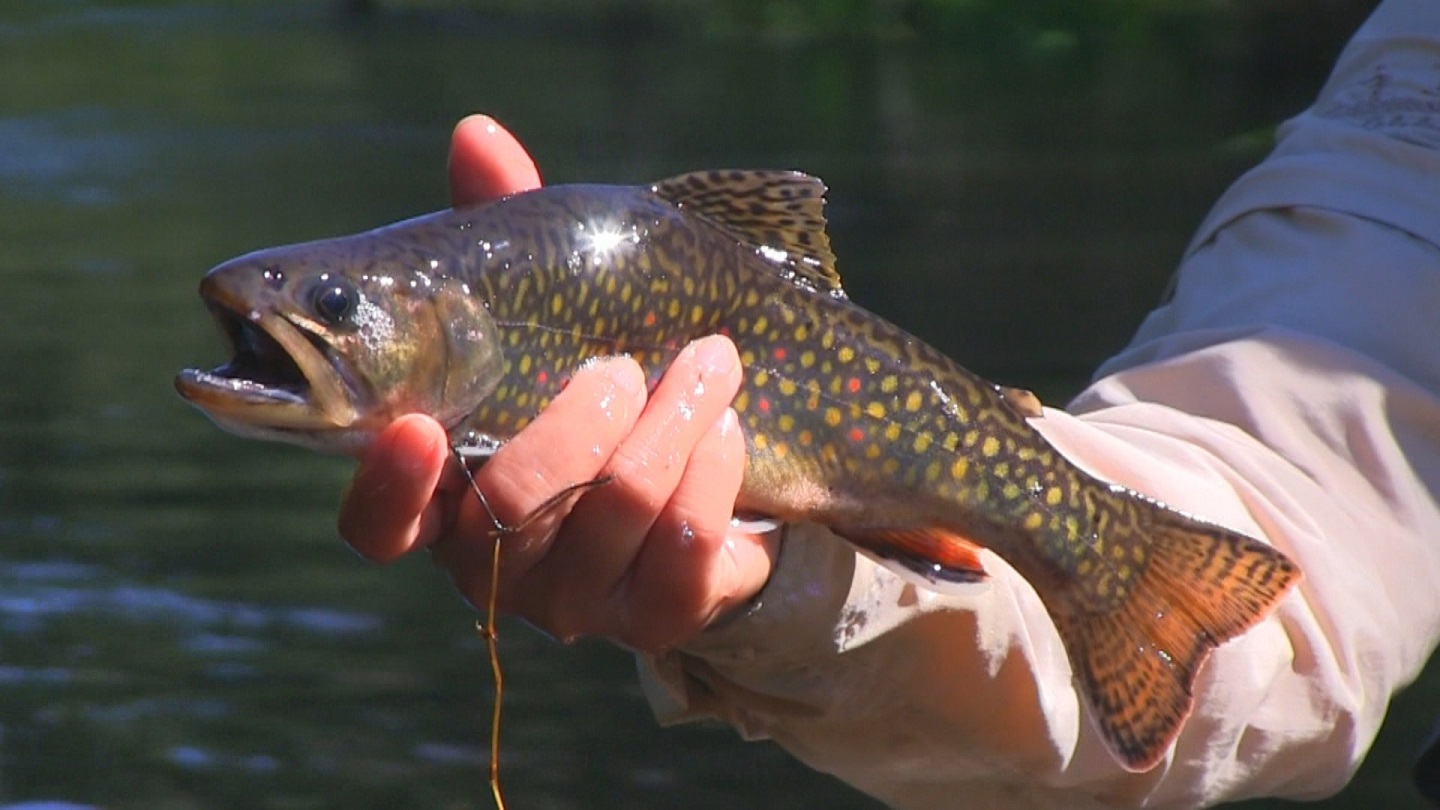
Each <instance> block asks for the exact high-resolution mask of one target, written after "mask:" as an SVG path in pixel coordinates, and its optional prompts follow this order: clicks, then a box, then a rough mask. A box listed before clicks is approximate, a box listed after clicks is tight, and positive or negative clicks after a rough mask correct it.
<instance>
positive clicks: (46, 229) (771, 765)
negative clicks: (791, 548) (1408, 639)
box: [0, 0, 1440, 810]
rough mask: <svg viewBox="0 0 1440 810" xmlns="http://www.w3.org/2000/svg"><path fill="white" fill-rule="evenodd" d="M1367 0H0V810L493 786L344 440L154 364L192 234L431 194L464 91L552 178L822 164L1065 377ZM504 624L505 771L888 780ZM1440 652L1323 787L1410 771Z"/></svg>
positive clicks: (976, 352) (742, 787) (923, 296)
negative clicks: (375, 531)
mask: <svg viewBox="0 0 1440 810" xmlns="http://www.w3.org/2000/svg"><path fill="white" fill-rule="evenodd" d="M1370 5H1371V3H1369V2H1365V1H1363V0H1249V1H1248V2H1243V3H1242V2H1238V1H1237V2H1220V1H1219V0H1043V1H1041V2H1032V3H1025V4H1016V3H1010V2H1006V1H1005V0H831V1H830V2H826V1H825V0H788V1H785V0H720V1H717V2H702V1H701V0H690V1H689V2H662V0H602V1H601V2H586V3H581V2H578V1H573V0H483V1H482V0H477V1H476V2H461V1H460V0H454V1H453V2H441V1H440V0H421V1H420V2H409V1H408V0H351V1H350V2H338V0H298V1H296V2H284V3H281V2H268V3H267V2H259V0H252V1H251V2H241V1H239V0H237V1H236V2H229V3H224V2H203V1H202V0H174V1H172V2H162V1H161V0H152V1H150V2H146V1H144V0H134V1H132V2H103V1H102V0H5V3H4V5H3V8H0V805H6V806H9V805H16V804H21V803H26V802H40V801H50V802H56V803H61V802H64V803H71V804H75V805H93V806H104V807H120V808H125V807H137V808H138V807H143V808H190V807H256V808H309V807H331V806H335V807H341V806H343V807H352V808H368V807H397V806H411V807H437V808H464V807H487V806H488V805H489V795H488V791H487V788H486V781H485V763H486V748H485V745H486V739H487V734H488V718H489V704H490V689H491V686H490V679H489V670H488V664H487V662H486V659H485V656H484V651H483V645H482V644H481V642H480V639H479V638H478V637H477V635H476V634H475V632H474V629H473V621H474V615H473V613H472V612H471V611H469V610H468V609H467V608H466V607H465V606H464V605H462V604H461V603H460V601H459V600H458V598H456V597H455V596H454V595H453V594H452V592H451V590H450V587H449V585H448V583H446V582H445V581H444V579H443V577H442V576H440V575H439V574H438V573H437V572H436V571H435V570H433V568H432V567H431V566H430V565H429V564H428V563H427V562H426V561H425V560H424V559H416V560H411V561H406V562H402V563H400V564H397V565H395V566H391V567H388V568H377V567H373V566H370V565H367V564H364V563H362V562H361V561H359V560H358V559H357V558H355V557H353V556H352V555H351V554H350V553H348V552H347V551H346V550H345V548H344V547H343V545H342V544H341V543H340V541H339V540H338V539H337V537H336V535H335V530H334V513H335V507H336V504H337V499H338V495H339V492H340V490H341V488H342V486H343V485H344V482H345V481H346V479H347V477H348V473H349V469H350V466H349V464H348V463H347V462H343V461H337V460H333V459H324V458H318V457H315V456H311V455H309V454H307V453H305V452H303V451H298V450H292V449H289V448H285V447H280V446H267V445H261V444H256V443H247V442H244V441H241V440H238V439H233V438H231V437H229V436H227V435H224V434H221V433H220V432H218V431H217V430H215V429H214V428H213V427H211V426H210V425H209V423H208V422H207V421H206V420H205V419H204V418H203V417H202V416H200V415H199V414H198V413H196V412H193V411H191V410H189V409H188V408H187V407H186V406H184V405H183V404H182V402H181V401H180V400H179V398H178V397H177V396H175V395H174V394H173V392H172V389H171V378H172V375H173V374H174V372H175V371H176V370H177V369H178V368H180V367H181V366H185V365H212V364H215V363H217V362H219V361H220V360H221V359H223V358H222V355H223V350H222V349H221V345H220V342H219V340H218V339H217V338H216V336H215V334H214V328H213V326H212V325H211V323H210V320H209V318H208V317H207V315H206V313H205V311H204V309H203V307H201V306H200V304H199V301H198V299H197V298H196V296H195V285H196V282H197V281H198V279H199V278H200V276H201V274H202V273H203V272H204V271H205V270H206V269H207V268H209V267H210V266H212V265H213V264H215V263H217V262H219V261H221V260H223V259H225V258H228V257H230V256H232V255H235V254H238V253H241V252H244V251H247V250H250V249H253V248H258V247H263V246H268V245H273V244H278V243H282V242H287V241H296V240H301V239H309V238H316V237H321V236H328V235H335V234H339V233H345V232H350V231H356V230H361V229H365V228H368V227H372V226H375V225H379V224H383V223H386V222H388V221H391V220H395V219H399V218H403V217H407V216H411V215H415V214H419V213H423V212H426V211H429V210H433V209H436V208H439V207H442V206H443V205H444V204H445V201H446V193H445V185H444V161H445V152H446V148H447V144H448V139H449V133H450V129H451V127H452V126H453V124H454V123H455V121H456V120H458V119H459V118H460V117H461V116H462V115H464V114H466V113H469V112H473V111H486V112H489V113H491V114H493V115H495V116H497V117H498V118H500V119H501V120H502V121H504V122H505V123H506V124H507V125H508V126H510V127H511V128H512V129H513V130H514V131H515V132H516V133H518V134H519V135H520V136H521V137H522V138H523V139H524V141H525V142H526V143H527V144H528V146H529V147H530V148H531V150H532V151H533V153H534V154H535V155H536V157H537V159H538V161H539V163H540V166H541V168H542V170H543V172H544V174H545V177H546V180H547V181H548V182H565V181H612V182H644V181H649V180H653V179H658V178H661V177H665V176H668V175H671V174H675V173H679V172H682V171H686V170H691V169H699V168H722V167H784V168H796V169H803V170H806V171H809V172H812V173H815V174H818V175H820V176H822V177H823V178H825V180H826V181H827V182H828V184H829V185H830V188H831V192H830V199H831V207H830V209H829V211H830V219H831V223H832V227H831V232H832V237H833V241H834V244H835V247H836V252H837V254H838V255H839V258H840V270H841V273H842V275H843V276H844V277H845V279H846V286H847V288H848V289H849V291H850V294H851V296H852V297H853V298H854V299H856V300H857V301H859V302H860V303H862V304H863V305H865V306H867V307H869V308H871V309H873V310H876V311H877V312H880V313H882V314H883V315H885V316H887V317H889V318H891V319H892V320H895V321H898V322H899V323H901V324H903V325H905V326H907V327H908V328H909V329H911V330H912V331H914V332H916V333H918V334H919V335H921V336H923V337H925V338H927V339H929V340H930V341H932V342H933V343H935V344H937V345H938V346H940V347H941V348H942V349H944V350H945V351H947V352H948V353H950V354H951V355H952V356H954V357H956V358H957V359H959V360H960V361H961V362H962V363H964V364H966V365H967V366H969V367H971V368H972V369H975V370H976V371H978V372H980V373H982V374H984V375H986V376H988V377H991V378H993V379H996V380H999V381H1003V382H1007V383H1012V384H1016V385H1023V386H1028V387H1031V388H1034V389H1036V390H1037V391H1039V392H1040V393H1041V394H1042V396H1043V398H1045V399H1046V400H1047V401H1050V402H1052V403H1054V402H1062V401H1064V399H1065V398H1066V397H1068V396H1069V395H1071V394H1073V393H1074V392H1075V391H1077V390H1079V388H1080V387H1081V386H1082V385H1083V384H1084V382H1085V380H1086V378H1087V375H1088V373H1089V371H1090V370H1091V369H1092V368H1094V367H1095V365H1096V364H1097V363H1098V362H1099V361H1100V360H1102V359H1103V358H1104V357H1106V356H1107V355H1108V354H1109V353H1111V352H1113V351H1115V350H1116V349H1118V348H1119V347H1120V346H1122V345H1123V344H1124V342H1125V341H1126V339H1127V338H1128V336H1129V335H1130V334H1131V332H1132V331H1133V330H1134V328H1135V327H1136V325H1137V324H1138V323H1139V321H1140V319H1141V318H1142V317H1143V315H1144V313H1145V312H1146V310H1147V309H1148V308H1149V307H1150V306H1151V305H1152V304H1153V303H1154V302H1155V301H1156V299H1157V297H1158V296H1159V294H1160V292H1161V290H1162V289H1163V288H1164V286H1165V283H1166V281H1167V279H1168V277H1169V275H1170V273H1171V271H1172V269H1173V267H1174V265H1175V263H1176V262H1177V260H1178V259H1179V257H1180V255H1181V251H1182V249H1183V247H1184V245H1185V243H1186V241H1187V239H1188V238H1189V236H1190V233H1191V231H1192V230H1193V228H1194V227H1195V226H1196V225H1197V224H1198V223H1199V221H1200V219H1201V217H1202V216H1203V215H1204V214H1205V212H1206V210H1207V208H1208V206H1209V205H1210V203H1211V202H1212V201H1213V200H1214V199H1215V198H1216V196H1217V195H1218V194H1219V193H1220V192H1221V191H1222V190H1223V189H1224V188H1225V187H1226V185H1227V184H1228V183H1229V182H1230V181H1232V180H1233V179H1234V178H1235V177H1236V176H1237V175H1238V174H1239V173H1240V172H1242V171H1244V169H1245V168H1246V167H1247V166H1249V165H1251V164H1253V163H1254V162H1255V161H1257V160H1258V159H1259V158H1260V157H1261V156H1263V154H1264V153H1265V151H1266V149H1267V148H1268V145H1269V142H1270V140H1269V139H1270V136H1271V133H1272V131H1273V129H1274V127H1275V126H1276V125H1277V124H1278V123H1279V122H1280V121H1282V120H1284V118H1285V117H1287V116H1288V115H1291V114H1293V113H1295V112H1298V111H1299V110H1300V109H1302V108H1303V107H1304V106H1305V105H1306V104H1307V103H1308V101H1309V100H1310V98H1311V97H1312V96H1313V94H1314V93H1315V92H1316V90H1317V89H1318V88H1319V86H1320V84H1321V82H1322V81H1323V80H1324V77H1325V74H1326V72H1327V70H1328V67H1329V65H1330V63H1331V60H1332V59H1333V58H1334V56H1335V55H1336V54H1337V53H1338V51H1339V49H1340V47H1341V46H1342V44H1343V43H1344V41H1345V39H1346V37H1347V36H1348V35H1349V33H1350V32H1351V31H1353V30H1354V28H1355V27H1356V26H1357V25H1358V24H1359V22H1360V21H1361V20H1362V19H1363V17H1364V15H1365V14H1366V12H1367V11H1368V8H1369V6H1370ZM502 633H503V638H502V643H503V657H504V663H505V666H506V668H507V675H508V687H509V688H508V700H507V709H508V714H507V717H506V724H505V734H504V739H505V744H506V748H505V758H504V777H505V784H506V788H507V795H508V798H509V800H510V804H511V805H512V806H513V807H515V808H531V809H535V808H578V807H599V808H609V807H614V808H621V807H647V808H649V807H686V808H729V807H736V806H757V807H765V808H810V807H833V808H873V807H875V804H874V803H873V802H871V801H869V800H867V799H865V798H864V797H862V796H860V795H859V794H857V793H855V792H853V791H851V790H850V789H848V788H846V787H845V786H843V785H841V784H839V783H838V782H835V781H833V780H831V779H829V778H828V777H825V776H822V775H819V774H815V773H813V772H810V771H808V770H807V769H805V768H803V767H801V766H799V765H798V764H795V763H794V762H792V761H790V760H789V759H788V758H787V757H786V756H785V755H784V754H783V753H782V752H780V751H779V750H778V749H776V748H775V747H774V746H772V745H769V744H764V743H761V744H745V743H741V742H740V741H739V740H738V739H737V738H736V737H735V735H734V734H733V733H732V732H731V731H729V730H728V729H725V728H720V727H712V726H692V727H686V728H681V729H670V730H661V729H658V728H656V726H655V724H654V722H653V720H652V718H651V716H650V714H649V711H648V709H647V708H646V706H645V704H644V703H643V701H642V700H641V698H640V696H639V694H638V690H637V688H636V685H635V679H634V676H633V663H632V661H631V660H630V657H629V656H628V655H626V654H624V653H622V652H620V651H617V650H614V649H612V648H610V647H608V646H606V645H605V644H603V643H584V642H582V643H580V644H576V645H573V646H571V647H564V646H562V645H559V644H556V643H553V642H551V641H549V640H547V639H545V638H543V637H541V636H540V635H539V634H537V633H535V632H533V631H532V630H530V629H528V628H526V627H524V626H522V625H519V624H508V625H505V626H504V627H503V630H502ZM1436 677H1437V676H1435V674H1434V673H1433V672H1432V673H1430V674H1429V675H1428V676H1427V678H1426V679H1425V680H1424V681H1422V683H1421V684H1419V685H1417V686H1416V687H1414V688H1412V689H1411V690H1410V691H1408V692H1407V693H1406V694H1404V695H1402V696H1401V697H1400V698H1399V700H1398V701H1397V703H1396V704H1395V707H1394V711H1393V712H1392V717H1391V720H1390V722H1389V723H1388V724H1387V726H1386V728H1385V730H1384V731H1383V733H1382V735H1381V739H1380V742H1379V744H1378V745H1377V746H1376V748H1375V749H1374V751H1373V752H1372V754H1371V756H1370V758H1369V760H1368V761H1367V763H1366V765H1365V767H1364V768H1363V769H1362V771H1361V773H1360V775H1359V776H1358V777H1357V779H1356V780H1355V782H1354V783H1353V784H1352V786H1351V787H1350V788H1349V789H1347V790H1346V791H1345V792H1344V793H1343V794H1342V795H1340V796H1339V797H1337V798H1335V799H1333V800H1331V801H1330V802H1328V803H1325V804H1322V805H1320V806H1321V807H1331V808H1360V807H1366V808H1369V807H1387V808H1407V807H1420V806H1421V804H1420V801H1419V799H1418V797H1417V796H1416V795H1415V793H1414V792H1413V791H1412V789H1411V788H1410V784H1409V779H1408V769H1409V763H1410V761H1411V759H1412V757H1413V754H1414V753H1415V751H1416V748H1417V746H1418V745H1419V744H1420V743H1421V741H1422V738H1423V736H1424V733H1425V730H1426V729H1427V727H1428V722H1429V720H1430V718H1431V717H1432V716H1433V715H1434V714H1435V713H1436V712H1437V709H1440V705H1437V704H1440V699H1437V694H1440V691H1437V686H1440V684H1437V682H1436ZM56 806H61V805H56ZM1277 806H1278V803H1263V802H1257V803H1253V804H1251V805H1248V807H1250V808H1252V810H1255V809H1258V808H1273V807H1277Z"/></svg>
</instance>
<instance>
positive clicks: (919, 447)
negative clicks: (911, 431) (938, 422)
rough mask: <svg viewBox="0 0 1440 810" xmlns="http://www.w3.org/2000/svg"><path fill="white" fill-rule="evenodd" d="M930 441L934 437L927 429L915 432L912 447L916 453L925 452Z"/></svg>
mask: <svg viewBox="0 0 1440 810" xmlns="http://www.w3.org/2000/svg"><path fill="white" fill-rule="evenodd" d="M932 441H934V438H933V437H932V436H931V435H930V433H929V432H928V431H926V432H922V433H917V434H916V435H915V444H914V445H913V446H914V448H915V452H917V453H923V452H925V451H926V450H929V449H930V443H931V442H932Z"/></svg>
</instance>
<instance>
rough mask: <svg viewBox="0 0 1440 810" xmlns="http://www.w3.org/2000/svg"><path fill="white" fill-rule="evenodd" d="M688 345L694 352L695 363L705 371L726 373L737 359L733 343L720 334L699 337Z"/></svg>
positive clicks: (733, 366)
mask: <svg viewBox="0 0 1440 810" xmlns="http://www.w3.org/2000/svg"><path fill="white" fill-rule="evenodd" d="M690 345H691V347H692V348H693V350H694V352H695V365H696V366H697V367H698V368H699V369H700V370H701V371H702V372H705V373H709V374H727V373H729V371H730V370H731V369H733V368H735V365H736V363H737V361H738V360H739V358H737V357H736V356H735V346H734V344H732V343H731V342H730V340H729V339H728V338H725V337H721V336H720V335H711V336H709V337H705V338H701V339H700V340H697V341H695V342H694V343H692V344H690Z"/></svg>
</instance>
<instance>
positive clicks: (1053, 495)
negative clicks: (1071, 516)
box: [1045, 487, 1065, 506]
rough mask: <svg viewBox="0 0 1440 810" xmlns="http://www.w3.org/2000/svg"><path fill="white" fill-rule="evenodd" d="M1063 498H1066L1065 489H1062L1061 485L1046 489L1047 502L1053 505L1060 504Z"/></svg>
mask: <svg viewBox="0 0 1440 810" xmlns="http://www.w3.org/2000/svg"><path fill="white" fill-rule="evenodd" d="M1063 500H1065V491H1064V490H1062V489H1060V487H1050V488H1049V489H1047V490H1045V503H1048V504H1050V505H1051V506H1059V505H1060V502H1061V501H1063Z"/></svg>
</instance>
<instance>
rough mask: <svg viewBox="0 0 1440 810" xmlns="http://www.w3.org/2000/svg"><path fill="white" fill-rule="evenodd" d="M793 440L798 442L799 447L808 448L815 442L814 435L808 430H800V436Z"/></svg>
mask: <svg viewBox="0 0 1440 810" xmlns="http://www.w3.org/2000/svg"><path fill="white" fill-rule="evenodd" d="M795 440H796V441H798V442H800V446H801V447H809V446H810V444H811V443H812V442H814V441H815V434H813V433H811V432H810V431H808V430H802V431H800V434H799V435H798V436H796V437H795Z"/></svg>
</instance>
